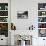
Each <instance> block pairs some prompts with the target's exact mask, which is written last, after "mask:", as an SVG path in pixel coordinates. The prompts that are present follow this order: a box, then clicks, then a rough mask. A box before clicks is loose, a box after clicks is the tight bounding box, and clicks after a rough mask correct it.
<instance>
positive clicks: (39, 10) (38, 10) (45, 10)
mask: <svg viewBox="0 0 46 46" xmlns="http://www.w3.org/2000/svg"><path fill="white" fill-rule="evenodd" d="M38 11H46V10H38Z"/></svg>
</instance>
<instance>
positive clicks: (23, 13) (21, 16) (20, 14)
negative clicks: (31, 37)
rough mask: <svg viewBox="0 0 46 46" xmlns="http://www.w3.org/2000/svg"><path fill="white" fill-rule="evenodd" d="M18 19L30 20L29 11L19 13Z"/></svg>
mask: <svg viewBox="0 0 46 46" xmlns="http://www.w3.org/2000/svg"><path fill="white" fill-rule="evenodd" d="M17 19H28V11H18V12H17Z"/></svg>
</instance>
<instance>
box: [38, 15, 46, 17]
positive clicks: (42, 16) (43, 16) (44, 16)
mask: <svg viewBox="0 0 46 46" xmlns="http://www.w3.org/2000/svg"><path fill="white" fill-rule="evenodd" d="M38 17H46V15H44V16H38Z"/></svg>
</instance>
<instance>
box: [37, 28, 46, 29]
mask: <svg viewBox="0 0 46 46" xmlns="http://www.w3.org/2000/svg"><path fill="white" fill-rule="evenodd" d="M38 29H46V28H38Z"/></svg>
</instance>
